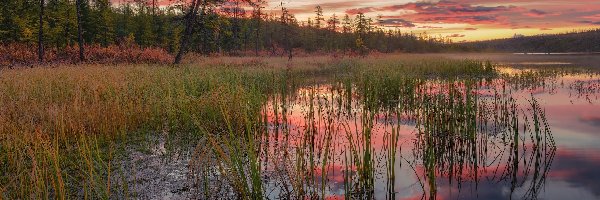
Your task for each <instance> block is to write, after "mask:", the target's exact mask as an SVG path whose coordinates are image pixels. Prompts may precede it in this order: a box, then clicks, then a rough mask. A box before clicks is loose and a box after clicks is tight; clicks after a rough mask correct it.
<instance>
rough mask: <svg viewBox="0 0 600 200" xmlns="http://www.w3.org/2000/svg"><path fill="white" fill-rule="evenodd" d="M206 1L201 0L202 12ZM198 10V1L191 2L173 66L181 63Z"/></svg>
mask: <svg viewBox="0 0 600 200" xmlns="http://www.w3.org/2000/svg"><path fill="white" fill-rule="evenodd" d="M206 1H207V0H202V12H204V9H205V7H206ZM199 8H200V0H192V4H191V5H190V11H188V13H187V15H186V17H185V30H184V32H183V35H182V36H181V41H180V45H179V52H177V56H175V64H179V63H181V58H182V57H183V54H185V52H186V51H187V46H188V43H189V39H190V35H191V34H192V29H193V27H192V26H193V24H194V19H195V18H196V15H197V14H198V9H199Z"/></svg>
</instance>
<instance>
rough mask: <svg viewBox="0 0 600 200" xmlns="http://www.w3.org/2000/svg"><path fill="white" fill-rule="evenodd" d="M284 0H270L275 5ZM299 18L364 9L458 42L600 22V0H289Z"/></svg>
mask: <svg viewBox="0 0 600 200" xmlns="http://www.w3.org/2000/svg"><path fill="white" fill-rule="evenodd" d="M281 2H282V1H270V2H269V5H268V6H267V8H266V9H270V10H277V9H278V6H279V5H280V4H281ZM283 4H284V6H285V7H287V8H289V9H290V11H292V12H293V13H294V14H295V15H296V17H297V18H298V20H300V21H305V20H306V19H308V18H309V17H314V15H315V14H314V10H315V7H316V6H317V5H320V6H321V7H322V8H323V11H324V14H325V18H329V16H331V15H332V14H334V13H335V14H336V15H338V16H343V15H344V14H349V15H355V14H356V13H359V12H362V13H365V14H366V15H367V16H369V17H372V18H376V17H377V16H378V15H382V16H383V19H384V21H385V25H386V26H389V27H398V28H400V29H401V30H403V31H407V32H411V31H412V32H415V33H420V32H424V31H426V32H427V33H428V34H430V35H435V36H438V35H441V36H451V37H452V38H453V40H454V41H465V40H466V41H472V40H486V39H494V38H506V37H512V36H513V35H515V34H522V35H535V34H544V33H562V32H567V31H571V30H582V29H589V28H598V27H600V0H546V1H544V0H504V1H493V0H442V1H410V0H318V1H315V0H285V1H283Z"/></svg>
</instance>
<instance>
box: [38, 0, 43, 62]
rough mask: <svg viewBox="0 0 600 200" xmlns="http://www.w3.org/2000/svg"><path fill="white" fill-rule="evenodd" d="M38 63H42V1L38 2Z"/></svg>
mask: <svg viewBox="0 0 600 200" xmlns="http://www.w3.org/2000/svg"><path fill="white" fill-rule="evenodd" d="M38 61H39V62H40V63H41V62H44V0H40V24H39V31H38Z"/></svg>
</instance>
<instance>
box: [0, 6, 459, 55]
mask: <svg viewBox="0 0 600 200" xmlns="http://www.w3.org/2000/svg"><path fill="white" fill-rule="evenodd" d="M266 3H267V2H265V1H264V0H192V1H191V2H189V1H187V2H186V1H179V2H174V3H172V4H171V5H168V6H164V5H162V6H161V5H158V3H157V0H134V1H132V2H130V1H123V2H120V3H111V2H110V1H109V0H2V3H0V13H1V15H0V43H1V44H3V45H6V44H12V43H19V44H37V54H38V59H39V61H43V58H44V56H43V54H44V50H45V49H54V50H57V51H60V50H61V49H65V48H67V47H77V48H79V58H80V59H81V60H82V61H83V60H85V59H86V58H85V57H84V55H85V53H84V52H85V47H86V46H87V45H100V46H110V45H122V44H124V43H134V44H135V45H138V46H140V47H155V48H161V49H164V50H166V51H167V52H169V53H170V54H172V55H176V56H175V62H176V63H178V62H180V61H181V58H182V56H183V55H184V54H185V53H187V52H196V53H200V54H227V55H248V54H256V55H259V54H268V55H287V56H289V57H290V58H291V57H292V55H294V51H302V52H306V53H314V52H344V53H349V52H352V53H356V54H367V53H369V52H373V51H377V52H438V51H444V50H448V49H449V48H461V47H460V46H459V45H452V44H451V41H450V40H449V39H448V38H441V37H430V36H429V35H427V34H413V33H410V32H402V31H401V29H400V28H392V27H383V26H381V23H379V22H380V20H378V19H372V18H369V17H366V16H365V15H364V14H361V13H359V14H357V15H356V16H349V15H343V16H338V15H332V16H324V15H323V9H322V8H321V7H320V6H317V7H315V15H314V17H312V18H310V19H308V20H305V21H299V20H298V19H297V18H296V17H295V16H294V14H293V13H290V11H289V10H288V9H287V8H286V7H285V5H284V4H281V5H280V6H278V7H277V10H276V11H274V10H273V9H270V10H269V12H265V10H266V9H265V6H266Z"/></svg>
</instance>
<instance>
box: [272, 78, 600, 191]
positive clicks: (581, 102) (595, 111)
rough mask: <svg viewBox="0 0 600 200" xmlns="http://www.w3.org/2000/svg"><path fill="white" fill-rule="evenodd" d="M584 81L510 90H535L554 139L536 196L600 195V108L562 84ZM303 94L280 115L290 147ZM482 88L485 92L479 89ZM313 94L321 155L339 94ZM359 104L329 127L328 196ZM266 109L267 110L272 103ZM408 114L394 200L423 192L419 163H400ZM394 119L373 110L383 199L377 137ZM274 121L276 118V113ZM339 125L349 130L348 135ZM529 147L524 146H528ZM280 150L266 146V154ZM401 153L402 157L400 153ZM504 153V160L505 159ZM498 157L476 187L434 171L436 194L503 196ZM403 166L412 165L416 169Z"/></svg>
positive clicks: (302, 112) (300, 130)
mask: <svg viewBox="0 0 600 200" xmlns="http://www.w3.org/2000/svg"><path fill="white" fill-rule="evenodd" d="M587 79H590V78H589V77H584V76H568V77H564V78H559V79H558V80H556V83H557V84H558V85H557V88H556V89H555V90H554V91H553V92H551V93H548V92H547V88H534V89H527V90H523V91H519V92H516V93H513V96H514V97H515V98H517V99H518V100H517V101H518V102H519V103H521V104H522V105H529V104H528V101H527V99H529V100H530V99H531V94H534V96H535V98H536V99H538V101H539V103H540V105H541V106H542V108H543V109H544V110H545V114H546V117H547V120H548V123H549V124H550V126H551V131H552V134H553V136H554V139H555V141H556V144H557V152H556V155H555V157H554V161H553V162H552V165H551V168H550V172H549V174H548V177H547V180H546V185H545V186H544V187H543V188H541V190H542V191H541V192H540V196H539V197H540V198H543V199H565V198H577V199H579V200H585V199H597V198H600V183H599V182H600V181H598V180H600V170H598V169H600V135H599V134H600V106H598V103H600V100H598V99H597V98H591V99H584V98H578V97H577V95H575V93H574V92H573V91H572V90H569V85H570V84H572V83H574V81H576V80H587ZM591 79H593V80H598V77H597V76H595V77H593V78H591ZM308 92H309V91H307V90H301V92H300V93H301V94H300V95H298V96H299V97H297V98H298V99H296V100H295V101H293V102H292V103H291V104H290V105H288V108H289V109H288V112H289V113H288V114H287V120H288V126H289V127H290V129H291V131H290V134H291V136H290V143H291V147H298V146H300V145H301V141H302V140H303V139H305V138H303V137H302V135H303V134H304V131H305V128H306V121H305V116H306V114H307V113H308V110H309V109H308V106H309V104H308V102H307V101H306V98H307V97H308ZM478 92H479V91H478ZM482 94H483V95H485V92H483V93H482ZM594 95H596V94H594ZM315 96H316V97H318V98H319V100H318V101H319V102H321V103H325V104H326V105H325V106H324V107H321V108H319V107H317V105H316V104H315V108H314V109H315V115H316V118H315V128H316V130H317V132H318V133H320V134H317V135H316V138H317V139H316V141H317V142H316V143H317V147H318V148H317V150H316V152H318V153H321V150H322V149H323V148H324V147H325V144H324V142H323V138H324V136H323V134H322V133H324V132H325V131H326V129H327V122H326V121H327V120H328V118H327V117H326V114H325V113H327V109H335V107H336V106H337V105H336V103H335V102H336V101H335V100H334V99H335V98H337V97H339V94H335V92H334V93H333V94H332V92H331V90H329V89H328V88H327V87H326V86H325V87H320V88H319V89H318V90H316V91H315ZM488 96H489V95H488ZM269 106H271V107H272V106H273V105H272V104H270V105H269ZM359 106H360V105H358V104H356V102H354V101H353V107H355V109H353V112H357V113H356V117H358V121H357V124H359V125H358V126H356V125H355V124H354V123H355V121H353V120H354V118H351V119H347V118H343V117H342V118H335V119H334V120H333V123H334V124H333V127H335V128H334V131H333V132H332V134H333V139H332V146H333V148H334V149H333V150H332V152H331V154H332V159H331V161H330V162H331V163H329V164H326V166H327V167H326V169H327V170H328V176H327V177H328V178H327V181H328V191H329V192H328V194H330V195H331V198H332V199H335V197H342V196H343V193H344V191H343V188H344V179H343V174H342V172H343V171H344V164H343V163H344V162H343V160H344V158H343V157H344V153H346V152H345V149H347V146H348V145H349V144H348V142H347V137H348V136H349V135H350V136H352V137H354V140H356V139H357V138H359V137H360V131H361V130H362V127H360V124H361V121H360V110H359V109H356V108H357V107H359ZM525 107H526V106H525ZM319 109H320V110H321V115H319V114H318V110H319ZM269 110H271V111H272V109H269ZM334 113H335V111H334ZM280 117H281V115H280ZM268 118H269V121H274V120H275V119H274V114H273V113H272V112H271V113H269V114H268ZM408 118H409V117H408V116H407V115H405V114H402V115H401V116H400V119H401V123H400V132H399V135H400V140H399V146H400V148H399V151H401V154H400V153H398V154H397V156H396V157H397V158H396V163H395V165H394V168H395V170H396V179H395V180H394V181H395V188H394V191H395V192H396V199H421V198H422V197H423V189H422V188H421V184H420V183H419V179H421V180H422V181H424V174H423V166H422V164H421V163H420V162H417V163H407V160H409V161H410V160H412V159H413V157H412V150H413V148H414V144H413V142H412V140H413V138H414V136H415V132H414V124H413V123H406V121H408ZM397 120H398V117H397V116H394V115H390V116H386V115H381V114H378V115H376V120H375V125H374V135H373V137H372V145H373V148H374V149H375V152H376V154H377V156H376V158H375V162H376V167H377V170H376V173H375V174H376V175H375V177H376V181H375V186H376V187H375V195H376V197H377V199H384V198H385V197H386V195H387V191H386V179H385V177H386V176H385V160H386V158H385V152H386V151H387V150H386V149H387V141H388V140H387V139H386V137H384V136H385V135H386V134H389V133H390V132H391V130H392V128H391V127H392V126H394V127H396V126H397V125H398V123H397ZM279 121H280V122H281V118H280V119H279ZM394 122H396V123H394ZM271 125H273V123H272V124H271ZM271 131H273V130H271ZM346 131H347V132H348V133H350V134H349V135H348V134H347V132H346ZM271 137H274V136H271ZM283 137H284V136H283V135H282V134H279V135H278V140H279V141H282V140H283ZM273 139H274V138H272V139H270V140H273ZM355 142H356V141H355ZM356 144H358V143H356ZM528 148H530V146H529V145H528ZM279 150H280V149H279ZM279 150H278V149H272V151H273V152H276V151H279ZM493 153H497V151H491V152H490V154H493ZM400 155H402V156H403V157H402V158H401V157H400ZM292 157H293V156H292ZM504 158H505V159H506V157H504ZM404 159H406V160H404ZM497 162H500V163H502V162H503V163H505V164H500V165H498V164H497V163H496V164H494V165H493V166H492V167H488V168H486V169H484V170H483V171H481V172H480V173H479V180H480V181H479V182H478V183H477V185H476V184H475V182H474V181H473V180H472V179H465V180H464V182H463V183H462V188H461V189H460V190H459V189H458V188H457V184H456V182H454V183H453V184H452V185H450V184H449V183H448V178H447V177H443V176H439V177H437V178H438V180H437V181H436V183H437V188H438V189H437V190H438V199H508V198H510V196H511V192H510V188H511V187H510V181H509V180H506V179H504V180H498V177H499V176H500V175H501V174H502V172H497V173H495V172H494V169H492V168H493V167H496V166H497V167H498V168H500V171H502V170H503V169H505V168H506V163H507V161H497ZM399 163H402V165H399ZM317 164H318V166H319V167H318V169H315V170H314V171H315V173H314V174H315V176H316V177H317V178H316V179H317V180H318V182H320V181H321V179H320V176H321V168H320V166H321V165H320V163H319V162H317ZM409 166H412V167H414V170H416V173H415V171H413V168H411V167H409ZM353 167H354V166H352V167H351V168H352V169H351V170H354V169H355V168H353ZM522 173H523V172H522V171H519V174H520V175H522ZM530 173H532V172H530ZM529 176H531V174H530V175H529ZM423 184H424V185H425V186H424V187H425V190H429V189H427V186H426V185H427V183H426V182H423ZM529 185H531V182H530V180H526V181H525V183H524V184H523V185H520V186H518V187H517V188H516V189H515V191H514V192H513V193H512V197H513V198H516V199H520V198H522V197H524V196H525V195H526V194H525V193H526V191H527V189H528V187H529Z"/></svg>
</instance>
